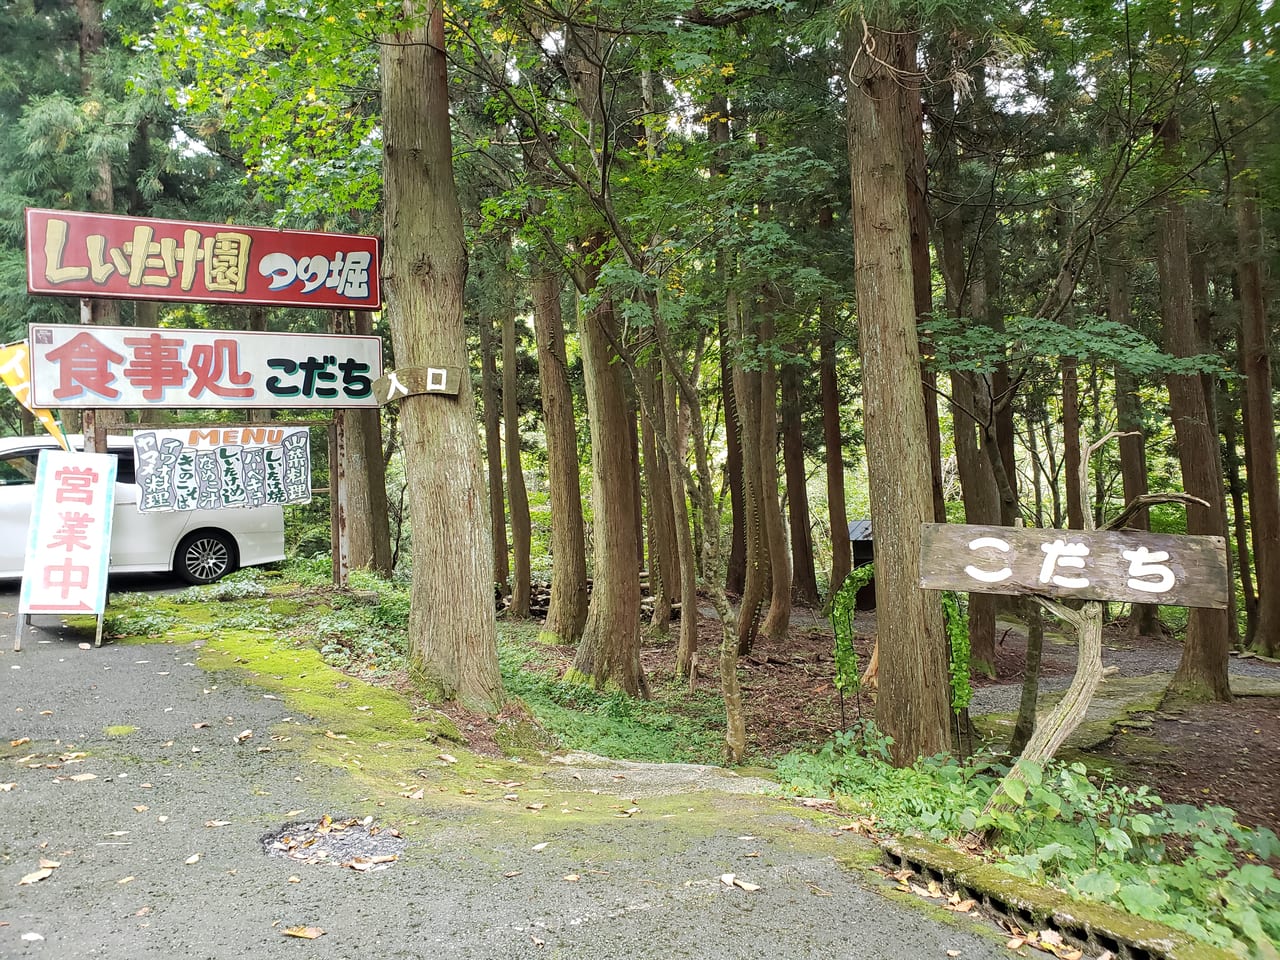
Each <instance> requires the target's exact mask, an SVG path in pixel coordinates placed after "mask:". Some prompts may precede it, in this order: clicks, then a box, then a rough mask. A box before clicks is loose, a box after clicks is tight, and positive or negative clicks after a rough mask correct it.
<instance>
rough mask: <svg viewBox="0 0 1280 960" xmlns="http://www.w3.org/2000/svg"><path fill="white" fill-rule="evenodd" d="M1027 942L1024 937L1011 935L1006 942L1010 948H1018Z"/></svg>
mask: <svg viewBox="0 0 1280 960" xmlns="http://www.w3.org/2000/svg"><path fill="white" fill-rule="evenodd" d="M1026 942H1027V941H1026V940H1023V939H1022V937H1010V938H1009V940H1008V941H1007V942H1006V943H1005V946H1006V947H1008V948H1009V949H1010V950H1017V949H1018V948H1019V947H1020V946H1022V945H1023V944H1024V943H1026Z"/></svg>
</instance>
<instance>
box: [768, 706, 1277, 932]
mask: <svg viewBox="0 0 1280 960" xmlns="http://www.w3.org/2000/svg"><path fill="white" fill-rule="evenodd" d="M869 726H870V723H869V722H868V721H863V723H862V728H861V729H859V730H858V731H856V732H855V731H847V732H844V733H840V734H837V735H836V736H835V737H834V738H832V740H831V741H829V742H828V743H827V744H825V745H824V746H823V747H822V748H821V749H820V750H819V751H818V752H817V753H815V754H801V753H792V754H789V755H788V756H786V757H784V758H783V759H782V760H781V761H780V763H779V764H778V775H779V779H780V780H781V781H782V783H783V784H785V785H786V788H787V789H788V790H790V791H791V792H793V793H798V794H802V795H806V796H814V795H818V796H835V797H836V798H837V799H838V801H839V803H840V804H841V806H842V807H843V808H845V809H850V810H856V811H858V812H860V813H863V814H867V815H870V816H873V817H874V818H876V820H877V821H878V822H879V823H880V824H881V825H882V826H883V828H884V829H885V830H886V831H889V832H894V833H901V834H909V835H917V836H924V837H928V838H930V839H933V840H946V839H948V838H957V837H961V836H964V835H968V834H972V833H974V832H985V831H988V830H994V834H993V835H994V836H995V838H996V839H995V840H994V841H993V842H992V843H991V845H990V846H989V847H988V849H987V850H986V855H987V856H988V857H989V858H990V859H991V860H992V862H994V863H995V864H997V865H998V866H1000V867H1001V868H1002V869H1004V870H1006V871H1008V872H1009V873H1012V874H1015V875H1017V876H1020V877H1025V878H1027V879H1029V880H1033V881H1036V882H1040V883H1047V884H1052V885H1053V886H1056V887H1058V888H1060V889H1063V890H1065V891H1067V892H1069V893H1071V894H1074V895H1076V896H1079V897H1081V898H1084V899H1089V900H1097V901H1100V902H1104V903H1109V904H1112V905H1114V906H1117V907H1120V908H1122V909H1125V910H1128V911H1129V912H1131V913H1134V914H1136V915H1138V916H1141V917H1145V918H1147V919H1149V920H1155V921H1159V922H1161V923H1165V924H1167V925H1169V926H1171V927H1175V928H1177V929H1179V930H1183V931H1186V932H1187V933H1190V934H1192V935H1193V936H1196V937H1199V938H1200V939H1202V940H1204V941H1206V942H1208V943H1212V944H1215V945H1216V946H1219V947H1223V948H1225V949H1228V950H1231V951H1233V952H1234V953H1235V954H1236V955H1237V956H1241V957H1259V958H1273V957H1275V956H1276V955H1277V953H1276V944H1278V943H1280V906H1277V905H1280V878H1278V877H1277V876H1276V873H1275V871H1274V870H1273V869H1272V868H1271V867H1270V866H1269V865H1268V861H1272V862H1274V858H1276V857H1278V856H1280V841H1278V840H1277V838H1276V836H1275V834H1274V833H1272V832H1271V831H1270V830H1267V829H1252V828H1249V827H1246V826H1242V825H1241V824H1239V823H1238V822H1237V821H1236V818H1235V814H1234V813H1233V812H1232V811H1231V810H1230V809H1228V808H1226V807H1208V808H1205V809H1200V808H1197V807H1192V806H1187V805H1184V804H1165V803H1164V802H1163V801H1162V800H1161V798H1160V797H1158V796H1157V795H1155V794H1153V793H1152V792H1151V791H1150V790H1149V789H1148V788H1146V787H1136V788H1134V787H1128V786H1125V785H1123V784H1119V783H1117V782H1116V781H1115V780H1114V778H1113V777H1112V776H1111V774H1110V772H1109V771H1104V772H1103V773H1100V774H1095V775H1094V777H1093V778H1092V779H1091V778H1090V776H1089V774H1088V771H1087V770H1086V768H1085V767H1084V765H1083V764H1080V763H1073V764H1062V763H1058V762H1050V763H1048V764H1045V765H1043V766H1042V765H1038V764H1030V765H1027V770H1026V773H1027V776H1026V780H1025V783H1019V784H1018V786H1017V787H1016V788H1015V789H1014V791H1013V792H1012V793H1011V794H1010V798H1011V799H1012V800H1013V806H1012V807H995V808H993V809H992V810H991V811H990V812H989V813H984V807H985V805H986V802H987V800H988V799H989V798H990V796H991V795H992V793H993V792H994V791H995V789H996V786H997V784H999V782H1000V779H1001V778H1002V777H1003V776H1004V774H1005V773H1006V772H1007V766H1005V765H1004V764H1003V763H1002V762H999V761H997V760H995V759H994V758H992V757H978V758H973V759H970V760H967V761H964V762H959V761H957V760H955V759H954V758H952V757H948V756H940V757H934V758H930V759H922V760H919V761H917V762H916V763H915V764H914V765H912V766H910V767H906V768H902V769H898V768H895V767H893V766H892V765H891V764H890V763H889V762H888V759H889V753H888V748H889V745H890V743H891V740H890V739H889V738H888V737H885V736H884V735H882V734H879V733H878V732H877V731H874V729H870V730H868V729H867V727H869Z"/></svg>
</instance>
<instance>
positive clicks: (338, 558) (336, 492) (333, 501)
mask: <svg viewBox="0 0 1280 960" xmlns="http://www.w3.org/2000/svg"><path fill="white" fill-rule="evenodd" d="M346 434H347V415H346V411H345V410H334V411H333V422H332V423H331V424H330V425H329V521H330V543H331V545H332V552H333V583H334V585H335V586H337V587H339V588H340V589H343V590H345V589H346V588H347V587H348V586H349V585H350V582H351V540H350V537H349V535H348V531H347V519H348V518H347V482H346V472H347V467H346V462H347V458H346V443H347V436H346Z"/></svg>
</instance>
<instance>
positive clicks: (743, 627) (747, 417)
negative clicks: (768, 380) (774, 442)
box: [728, 291, 769, 656]
mask: <svg viewBox="0 0 1280 960" xmlns="http://www.w3.org/2000/svg"><path fill="white" fill-rule="evenodd" d="M728 312H729V316H730V320H729V322H730V324H732V325H733V328H734V349H733V359H732V361H731V362H732V364H733V393H734V397H735V398H736V400H737V410H736V413H737V423H736V425H735V426H736V428H737V431H738V436H739V438H740V439H741V449H742V525H743V529H744V531H745V533H746V550H747V574H746V581H745V584H744V586H743V590H742V603H741V605H740V607H739V611H738V653H739V654H741V655H743V656H745V655H746V654H748V653H750V652H751V644H752V642H753V641H754V640H755V635H756V627H757V623H758V619H757V618H758V617H759V615H760V605H761V603H763V601H764V595H765V587H766V582H765V581H766V577H767V575H768V571H767V568H768V565H769V544H768V539H767V534H766V531H765V528H764V517H763V513H764V511H763V509H762V507H761V505H760V504H761V500H762V493H761V489H760V486H761V484H760V479H761V477H762V476H763V473H762V469H761V458H762V457H763V455H764V454H763V451H762V450H761V449H760V395H761V393H760V373H759V371H755V370H748V369H746V367H745V366H744V364H743V362H742V358H741V356H740V353H739V351H740V349H741V344H742V342H743V337H744V336H745V333H746V329H745V328H746V326H747V325H748V324H749V323H750V322H751V321H749V320H748V315H749V308H748V307H747V306H746V305H744V304H742V303H741V302H740V301H739V300H738V298H737V296H736V294H734V293H733V291H730V293H729V308H728Z"/></svg>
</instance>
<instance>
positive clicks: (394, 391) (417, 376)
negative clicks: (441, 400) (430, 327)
mask: <svg viewBox="0 0 1280 960" xmlns="http://www.w3.org/2000/svg"><path fill="white" fill-rule="evenodd" d="M461 391H462V368H461V367H401V368H400V369H398V370H391V371H389V372H388V373H387V375H386V376H384V377H382V378H380V379H378V380H376V381H374V384H373V395H374V396H375V397H377V398H378V403H379V405H381V406H384V407H385V406H386V405H387V404H388V403H394V402H395V401H396V400H403V399H404V398H405V397H416V396H418V395H419V394H423V393H438V394H442V395H444V396H446V397H456V396H457V395H458V394H459V393H460V392H461Z"/></svg>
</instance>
